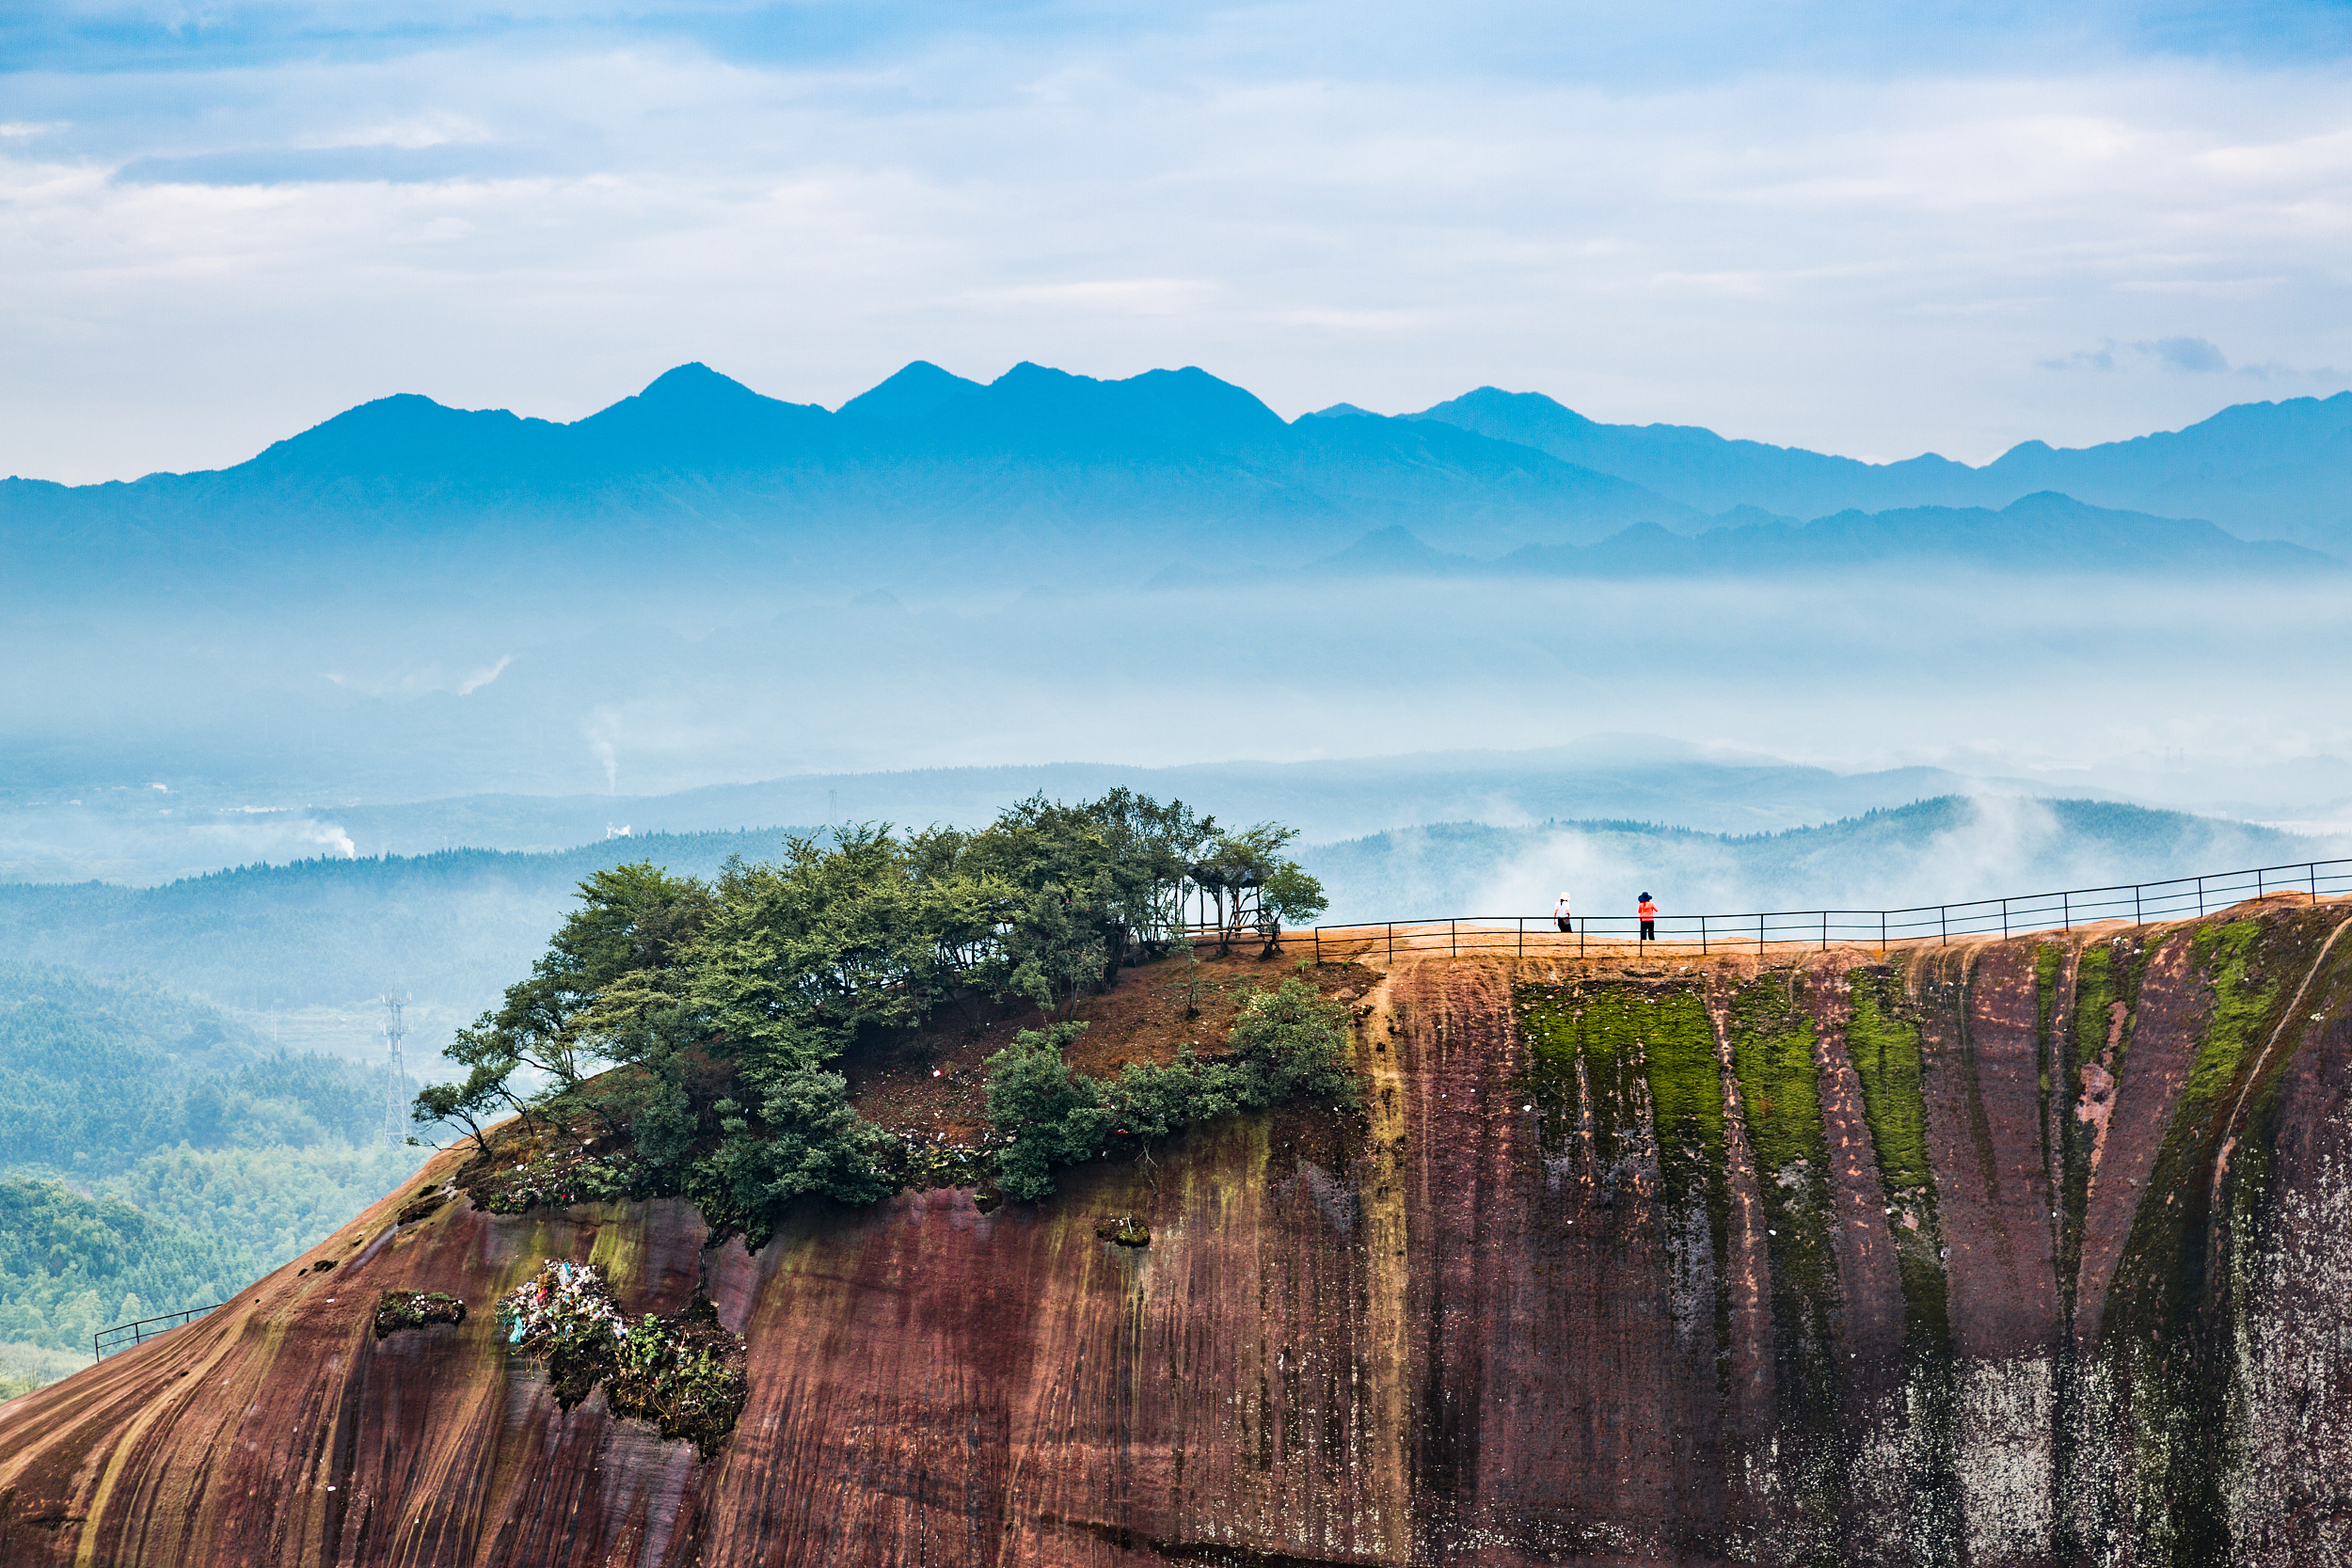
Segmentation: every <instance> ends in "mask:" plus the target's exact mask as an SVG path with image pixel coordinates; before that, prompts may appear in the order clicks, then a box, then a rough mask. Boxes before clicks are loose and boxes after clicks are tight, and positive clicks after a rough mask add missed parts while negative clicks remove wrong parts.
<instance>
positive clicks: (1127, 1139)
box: [988, 979, 1357, 1201]
mask: <svg viewBox="0 0 2352 1568" xmlns="http://www.w3.org/2000/svg"><path fill="white" fill-rule="evenodd" d="M1085 1027H1086V1025H1085V1024H1083V1023H1058V1024H1055V1025H1054V1026H1052V1027H1051V1028H1047V1029H1025V1030H1023V1031H1022V1032H1021V1033H1020V1034H1019V1035H1018V1036H1017V1037H1015V1038H1014V1040H1013V1043H1012V1044H1011V1045H1009V1046H1008V1047H1006V1048H1005V1049H1004V1050H1002V1051H1000V1052H998V1053H996V1054H995V1055H993V1056H991V1057H990V1058H989V1060H988V1116H989V1120H990V1121H991V1122H993V1124H994V1128H995V1132H996V1135H997V1137H998V1139H999V1140H1001V1142H1002V1148H1000V1149H999V1151H998V1153H997V1156H996V1178H997V1184H998V1186H1000V1187H1001V1188H1002V1189H1003V1190H1004V1193H1005V1195H1006V1196H1008V1197H1016V1198H1023V1199H1027V1200H1030V1201H1035V1200H1036V1199H1039V1198H1041V1197H1045V1196H1048V1195H1050V1194H1051V1193H1052V1192H1053V1191H1054V1179H1053V1175H1052V1172H1053V1170H1054V1167H1056V1166H1057V1165H1069V1164H1079V1163H1081V1162H1083V1161H1086V1160H1090V1159H1094V1158H1096V1157H1097V1156H1098V1154H1101V1153H1105V1152H1107V1151H1108V1150H1109V1149H1110V1148H1112V1147H1113V1146H1114V1145H1115V1144H1116V1145H1118V1146H1120V1147H1126V1148H1139V1149H1142V1150H1144V1151H1146V1152H1148V1151H1149V1150H1150V1148H1151V1146H1152V1143H1154V1142H1155V1141H1157V1140H1158V1139H1161V1138H1164V1137H1167V1136H1168V1134H1169V1133H1171V1132H1177V1131H1179V1130H1181V1129H1183V1128H1184V1127H1186V1126H1189V1125H1192V1124H1194V1123H1198V1122H1203V1121H1210V1120H1214V1119H1215V1118H1216V1117H1221V1116H1227V1115H1230V1114H1232V1112H1234V1111H1263V1110H1265V1109H1268V1108H1269V1107H1271V1106H1274V1105H1278V1104H1280V1103H1281V1102H1283V1101H1287V1100H1291V1099H1293V1098H1298V1099H1303V1100H1306V1101H1311V1102H1313V1103H1319V1104H1325V1105H1330V1106H1334V1107H1338V1108H1342V1109H1346V1108H1352V1107H1353V1106H1354V1105H1355V1104H1356V1102H1357V1091H1356V1080H1355V1077H1354V1075H1353V1074H1352V1073H1350V1071H1349V1070H1348V1067H1347V1052H1348V1014H1347V1009H1346V1008H1345V1007H1344V1006H1341V1005H1339V1004H1337V1003H1332V1002H1326V1001H1324V1000H1323V998H1322V997H1321V996H1319V995H1317V994H1316V992H1315V990H1314V988H1313V987H1311V986H1310V985H1308V984H1307V983H1306V982H1305V981H1303V980H1298V979H1287V980H1284V981H1283V982H1282V984H1281V985H1280V987H1279V988H1278V989H1276V990H1269V991H1261V992H1259V993H1258V994H1257V995H1255V996H1253V997H1251V998H1250V999H1249V1000H1248V1002H1247V1003H1245V1004H1244V1005H1243V1006H1242V1009H1241V1014H1240V1016H1239V1017H1238V1018H1237V1019H1236V1020H1235V1021H1234V1023H1233V1032H1232V1054H1231V1055H1229V1056H1225V1057H1221V1058H1210V1057H1200V1056H1196V1055H1194V1054H1193V1053H1190V1052H1189V1051H1186V1052H1184V1053H1180V1054H1179V1055H1178V1056H1177V1059H1176V1061H1175V1062H1174V1064H1172V1065H1170V1066H1166V1067H1163V1066H1159V1065H1157V1064H1154V1063H1150V1062H1130V1063H1128V1064H1127V1066H1126V1067H1125V1068H1124V1069H1121V1070H1120V1075H1119V1076H1118V1077H1117V1078H1114V1079H1110V1080H1107V1081H1105V1080H1100V1079H1094V1078H1089V1077H1087V1076H1085V1075H1083V1074H1080V1073H1073V1072H1072V1071H1071V1070H1070V1068H1069V1065H1068V1064H1067V1062H1066V1061H1065V1059H1064V1057H1063V1055H1062V1053H1063V1051H1064V1049H1065V1048H1067V1047H1068V1046H1069V1044H1070V1043H1071V1041H1073V1039H1075V1038H1076V1037H1077V1036H1078V1034H1079V1032H1080V1031H1081V1030H1083V1029H1084V1028H1085Z"/></svg>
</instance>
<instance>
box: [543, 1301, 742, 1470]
mask: <svg viewBox="0 0 2352 1568" xmlns="http://www.w3.org/2000/svg"><path fill="white" fill-rule="evenodd" d="M498 1315H499V1323H500V1324H501V1327H502V1328H503V1330H504V1331H505V1336H506V1343H507V1345H508V1347H509V1348H510V1349H512V1350H514V1351H516V1352H517V1353H519V1354H524V1355H528V1356H532V1357H533V1358H535V1359H538V1360H540V1361H543V1362H544V1363H546V1365H547V1369H548V1383H549V1384H550V1385H551V1386H552V1387H553V1388H554V1391H555V1399H556V1403H557V1404H559V1405H560V1406H562V1407H563V1408H564V1409H565V1410H569V1409H571V1408H572V1407H573V1406H574V1405H576V1404H578V1403H580V1401H582V1400H584V1399H586V1398H587V1397H588V1396H589V1395H590V1394H591V1393H592V1392H594V1391H595V1390H596V1386H597V1385H598V1384H602V1385H604V1388H605V1404H606V1407H607V1408H608V1409H610V1410H611V1411H612V1414H614V1415H615V1416H626V1417H631V1418H637V1419H640V1420H646V1421H651V1422H653V1423H654V1424H655V1425H656V1426H657V1427H659V1428H660V1432H661V1435H662V1436H663V1437H665V1438H670V1439H673V1440H684V1441H689V1442H691V1443H692V1444H693V1445H694V1446H695V1449H697V1450H698V1451H699V1452H700V1453H701V1454H702V1456H703V1457H704V1458H706V1459H707V1458H708V1457H710V1456H711V1455H712V1454H714V1453H716V1452H717V1451H718V1449H719V1445H720V1444H721V1443H722V1442H723V1441H724V1440H725V1438H726V1435H727V1433H731V1432H733V1431H734V1430H735V1423H736V1419H737V1418H739V1416H741V1415H742V1413H743V1403H744V1401H745V1400H746V1399H747V1398H748V1397H749V1393H750V1386H749V1384H748V1383H747V1382H746V1380H745V1377H744V1354H743V1341H742V1340H741V1339H739V1338H736V1337H735V1336H734V1335H732V1334H730V1333H728V1332H727V1331H726V1329H725V1328H724V1327H723V1325H722V1324H721V1323H720V1322H719V1314H718V1309H717V1308H716V1307H713V1306H712V1305H711V1304H710V1303H709V1302H708V1301H707V1300H706V1299H705V1298H703V1297H701V1296H699V1295H697V1296H696V1297H695V1298H694V1300H693V1302H692V1303H691V1304H690V1305H689V1306H688V1307H687V1308H686V1310H685V1311H684V1312H681V1313H678V1314H677V1315H675V1317H666V1318H665V1317H659V1316H657V1315H655V1314H653V1313H650V1312H648V1313H646V1314H645V1315H644V1317H643V1318H641V1319H639V1320H638V1321H637V1322H635V1323H631V1322H630V1321H629V1319H628V1314H626V1313H625V1312H623V1311H622V1310H621V1307H620V1304H619V1302H617V1301H615V1300H614V1299H613V1295H612V1286H611V1285H610V1284H608V1283H607V1282H606V1280H605V1278H604V1275H603V1274H602V1273H601V1272H600V1271H598V1270H597V1269H596V1267H595V1266H594V1265H592V1264H576V1263H571V1262H566V1261H564V1260H563V1259H550V1260H549V1261H548V1263H547V1265H546V1266H545V1267H543V1268H542V1269H541V1270H540V1271H539V1273H538V1274H537V1275H534V1276H533V1277H532V1278H531V1279H529V1280H527V1281H525V1282H524V1283H523V1284H521V1285H518V1286H516V1288H515V1289H514V1290H512V1291H508V1292H507V1293H506V1294H505V1295H504V1296H502V1297H501V1298H500V1301H499V1307H498Z"/></svg>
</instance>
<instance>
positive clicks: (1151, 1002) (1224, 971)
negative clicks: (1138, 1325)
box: [834, 953, 1375, 1145]
mask: <svg viewBox="0 0 2352 1568" xmlns="http://www.w3.org/2000/svg"><path fill="white" fill-rule="evenodd" d="M1185 969H1186V966H1185V963H1184V959H1183V958H1161V959H1158V960H1156V961H1154V962H1152V963H1147V964H1139V965H1137V966H1136V967H1135V968H1133V969H1125V970H1121V971H1120V974H1119V984H1118V985H1117V986H1116V987H1114V988H1113V989H1112V990H1108V991H1105V992H1104V993H1103V994H1102V995H1100V996H1088V997H1082V998H1080V999H1079V1002H1078V1006H1077V1010H1076V1012H1075V1013H1074V1014H1073V1017H1074V1018H1076V1019H1078V1020H1080V1021H1083V1022H1085V1023H1086V1025H1087V1030H1086V1033H1085V1034H1083V1035H1081V1036H1079V1037H1078V1038H1077V1040H1076V1041H1075V1042H1074V1043H1073V1045H1072V1046H1071V1047H1070V1048H1069V1051H1068V1053H1067V1055H1068V1058H1069V1061H1070V1064H1071V1066H1072V1067H1073V1068H1075V1069H1078V1070H1079V1071H1081V1072H1085V1073H1089V1074H1090V1075H1092V1076H1094V1077H1098V1078H1107V1077H1110V1076H1112V1075H1114V1074H1116V1073H1117V1072H1118V1071H1119V1069H1120V1068H1121V1067H1124V1066H1125V1065H1126V1064H1127V1063H1129V1062H1157V1063H1168V1062H1172V1061H1174V1060H1175V1059H1176V1053H1177V1052H1178V1051H1179V1050H1181V1049H1182V1048H1183V1047H1184V1046H1186V1045H1190V1046H1191V1047H1192V1048H1193V1049H1194V1050H1195V1051H1197V1052H1199V1053H1200V1054H1202V1055H1204V1056H1206V1055H1218V1054H1221V1053H1223V1052H1224V1050H1225V1038H1226V1036H1227V1035H1229V1034H1231V1033H1232V1027H1233V1015H1234V1014H1235V1013H1237V1012H1239V1011H1240V1010H1241V1006H1242V1004H1243V1003H1245V1002H1247V1001H1248V999H1249V998H1250V997H1251V996H1253V995H1255V994H1256V993H1257V992H1259V991H1261V990H1273V989H1274V988H1275V987H1277V986H1279V985H1280V984H1281V983H1282V982H1283V981H1284V980H1285V979H1288V978H1290V977H1292V976H1294V975H1300V974H1302V972H1301V971H1300V970H1299V968H1298V956H1297V955H1295V954H1292V955H1287V956H1286V955H1280V954H1278V955H1276V956H1275V957H1274V958H1267V959H1263V960H1261V959H1260V958H1258V957H1257V956H1256V955H1255V954H1254V953H1252V954H1248V955H1247V956H1245V955H1242V954H1238V953H1237V954H1235V955H1234V956H1232V957H1231V958H1216V957H1214V956H1212V955H1209V954H1203V955H1202V957H1201V959H1200V998H1199V1001H1200V1016H1198V1017H1196V1018H1187V1017H1186V1016H1185V1015H1184V992H1185V990H1186V988H1187V984H1188V981H1187V977H1186V974H1185ZM1303 977H1304V978H1305V979H1306V980H1307V981H1308V982H1309V983H1310V984H1311V985H1312V986H1313V987H1314V988H1315V990H1317V991H1318V992H1320V993H1321V994H1323V995H1324V996H1327V997H1330V998H1332V999H1334V1000H1343V1001H1352V1000H1354V999H1355V998H1357V997H1359V996H1361V995H1363V994H1364V992H1365V991H1366V990H1369V989H1370V988H1371V986H1372V984H1373V982H1374V979H1375V975H1374V974H1373V972H1372V971H1371V970H1369V969H1366V968H1364V967H1363V966H1362V965H1360V964H1355V963H1327V964H1320V965H1318V964H1314V963H1312V962H1310V963H1309V964H1308V966H1307V968H1306V970H1305V971H1304V972H1303ZM1047 1022H1048V1020H1047V1019H1046V1018H1045V1016H1044V1014H1042V1013H1041V1012H1040V1011H1039V1010H1038V1009H1037V1008H1035V1007H1033V1006H1019V1007H991V1006H988V1005H987V1004H985V1003H978V1004H974V1005H973V1006H969V1007H959V1006H957V1005H955V1004H953V1003H950V1004H949V1005H947V1006H944V1007H942V1008H941V1009H939V1011H938V1013H937V1014H935V1015H934V1016H933V1018H932V1021H931V1022H930V1024H929V1025H928V1026H927V1027H925V1028H922V1029H919V1030H910V1031H908V1032H906V1033H904V1034H902V1035H898V1036H895V1037H891V1038H888V1039H885V1040H882V1041H878V1042H875V1043H873V1044H870V1045H861V1046H860V1047H858V1048H857V1049H855V1050H852V1051H850V1053H848V1054H846V1055H844V1056H843V1057H842V1058H841V1059H840V1060H839V1061H837V1062H835V1063H834V1069H835V1070H837V1071H839V1072H841V1073H843V1074H844V1075H846V1076H847V1077H848V1079H849V1080H850V1101H852V1102H853V1103H854V1104H855V1105H856V1106H857V1109H858V1114H859V1115H860V1116H862V1117H865V1118H866V1120H868V1121H870V1122H872V1123H874V1124H875V1125H876V1126H878V1127H881V1128H882V1129H884V1130H885V1131H887V1132H894V1133H898V1134H899V1135H901V1136H910V1137H919V1138H925V1139H930V1138H932V1137H934V1136H936V1137H937V1138H938V1139H939V1141H941V1142H944V1143H948V1144H961V1145H970V1144H973V1143H976V1142H977V1140H978V1138H979V1135H980V1133H981V1132H983V1131H985V1130H986V1128H987V1126H988V1081H987V1074H986V1070H985V1068H984V1064H985V1062H986V1061H987V1059H988V1057H989V1056H990V1055H991V1054H993V1053H995V1052H998V1051H1001V1050H1003V1049H1004V1048H1005V1047H1006V1046H1009V1045H1010V1044H1011V1043H1012V1038H1013V1036H1015V1035H1016V1034H1018V1033H1020V1032H1021V1031H1022V1030H1024V1029H1041V1028H1043V1027H1045V1025H1046V1023H1047Z"/></svg>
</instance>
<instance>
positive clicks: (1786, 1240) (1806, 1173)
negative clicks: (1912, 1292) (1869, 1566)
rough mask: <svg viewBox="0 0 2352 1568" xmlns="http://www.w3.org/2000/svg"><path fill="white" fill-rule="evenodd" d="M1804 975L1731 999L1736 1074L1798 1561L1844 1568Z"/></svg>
mask: <svg viewBox="0 0 2352 1568" xmlns="http://www.w3.org/2000/svg"><path fill="white" fill-rule="evenodd" d="M1793 979H1794V977H1793V976H1789V977H1788V978H1786V979H1784V978H1783V977H1781V976H1777V975H1764V976H1761V977H1759V978H1757V979H1756V980H1755V981H1752V982H1751V983H1749V984H1748V985H1746V986H1743V987H1741V988H1740V990H1738V991H1737V992H1736V993H1735V994H1734V995H1733V997H1732V999H1731V1008H1730V1014H1731V1018H1730V1031H1729V1033H1730V1038H1731V1059H1732V1070H1733V1075H1734V1077H1735V1078H1736V1080H1737V1081H1738V1083H1739V1085H1740V1111H1741V1115H1742V1120H1743V1122H1744V1125H1745V1127H1746V1129H1747V1133H1748V1141H1749V1146H1750V1147H1751V1148H1753V1149H1754V1150H1755V1153H1756V1185H1757V1189H1758V1191H1759V1192H1760V1194H1761V1195H1762V1199H1763V1210H1764V1223H1765V1227H1766V1238H1765V1248H1766V1253H1767V1256H1768V1257H1769V1258H1770V1259H1771V1264H1772V1274H1771V1289H1772V1361H1773V1387H1774V1390H1775V1395H1776V1403H1777V1404H1778V1406H1779V1409H1778V1412H1777V1414H1778V1418H1779V1422H1778V1424H1779V1428H1780V1433H1781V1443H1782V1449H1781V1452H1782V1454H1783V1456H1784V1462H1785V1465H1786V1470H1785V1474H1786V1478H1787V1480H1788V1484H1789V1490H1790V1492H1791V1493H1792V1494H1793V1496H1792V1497H1790V1501H1791V1502H1792V1503H1793V1504H1794V1505H1795V1510H1796V1514H1797V1522H1798V1525H1799V1529H1800V1539H1799V1540H1798V1541H1796V1542H1793V1543H1791V1546H1792V1551H1793V1555H1792V1556H1791V1559H1790V1560H1792V1561H1800V1562H1815V1561H1818V1562H1822V1563H1834V1562H1836V1561H1838V1560H1840V1559H1839V1552H1838V1546H1839V1544H1840V1523H1841V1514H1842V1504H1843V1500H1844V1490H1845V1489H1844V1486H1843V1485H1842V1481H1843V1475H1844V1470H1843V1465H1842V1464H1841V1463H1840V1459H1841V1454H1840V1441H1839V1431H1838V1420H1837V1413H1838V1407H1839V1401H1838V1392H1837V1391H1838V1381H1839V1380H1838V1376H1837V1342H1836V1299H1837V1261H1836V1253H1835V1252H1834V1251H1833V1250H1832V1248H1831V1239H1830V1227H1831V1223H1832V1214H1833V1211H1832V1207H1831V1202H1830V1185H1829V1148H1828V1144H1827V1141H1826V1139H1825V1138H1824V1136H1823V1133H1822V1131H1821V1096H1820V1069H1818V1068H1817V1067H1816V1065H1815V1061H1814V1053H1813V1047H1814V1035H1815V1028H1814V1022H1813V1020H1812V1019H1811V1018H1810V1017H1808V1016H1806V1015H1805V1014H1804V1013H1803V1012H1801V1011H1799V1010H1798V1008H1797V1006H1796V1005H1795V999H1794V995H1793Z"/></svg>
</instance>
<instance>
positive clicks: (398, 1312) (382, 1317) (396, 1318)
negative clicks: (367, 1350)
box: [375, 1291, 466, 1339]
mask: <svg viewBox="0 0 2352 1568" xmlns="http://www.w3.org/2000/svg"><path fill="white" fill-rule="evenodd" d="M465 1321H466V1304H465V1303H464V1302H462V1301H460V1300H458V1299H457V1298H456V1297H455V1296H453V1295H451V1294H449V1293H448V1292H447V1291H385V1292H384V1293H383V1294H382V1295H379V1296H377V1297H376V1298H375V1337H376V1338H379V1339H386V1338H390V1337H391V1336H393V1335H395V1334H401V1333H405V1332H406V1331H407V1330H409V1329H412V1328H422V1327H424V1326H425V1325H427V1324H428V1323H449V1324H451V1325H453V1326H454V1325H455V1324H458V1323H464V1322H465Z"/></svg>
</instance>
